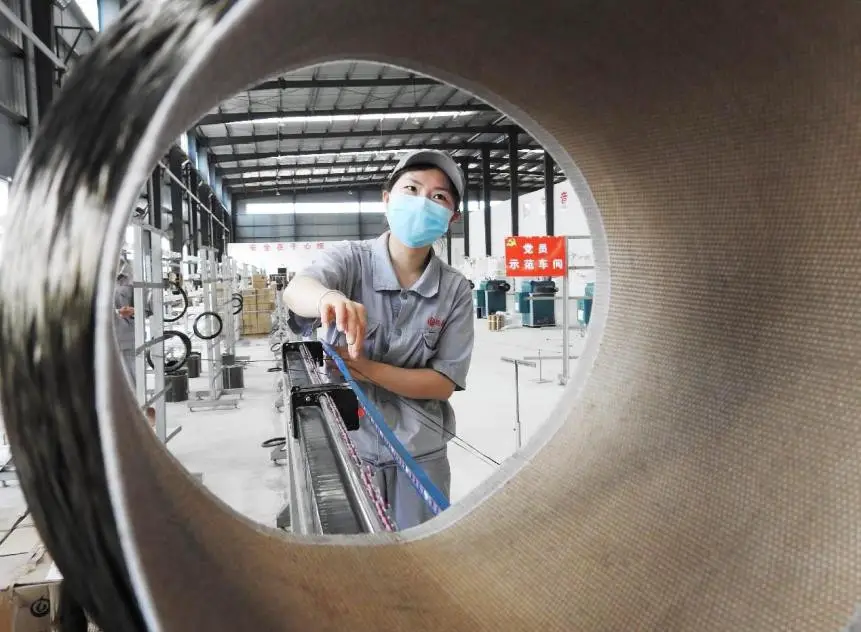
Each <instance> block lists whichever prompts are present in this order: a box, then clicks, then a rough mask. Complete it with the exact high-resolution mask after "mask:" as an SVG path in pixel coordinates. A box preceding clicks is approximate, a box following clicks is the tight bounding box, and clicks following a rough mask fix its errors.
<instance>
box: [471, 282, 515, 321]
mask: <svg viewBox="0 0 861 632" xmlns="http://www.w3.org/2000/svg"><path fill="white" fill-rule="evenodd" d="M510 289H511V284H510V283H509V282H508V281H506V280H505V279H486V280H484V281H482V282H481V283H479V284H478V288H477V289H474V290H473V291H472V302H473V305H474V306H475V315H476V317H478V318H487V316H488V314H496V313H498V312H504V311H505V310H506V300H505V294H506V293H507V292H508V291H509V290H510Z"/></svg>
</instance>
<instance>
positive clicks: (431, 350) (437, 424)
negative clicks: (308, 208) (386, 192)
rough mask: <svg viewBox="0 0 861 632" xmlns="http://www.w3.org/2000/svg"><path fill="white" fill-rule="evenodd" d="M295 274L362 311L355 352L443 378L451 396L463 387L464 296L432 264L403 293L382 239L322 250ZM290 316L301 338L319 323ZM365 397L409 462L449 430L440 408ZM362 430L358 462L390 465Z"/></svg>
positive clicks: (449, 271) (445, 271)
mask: <svg viewBox="0 0 861 632" xmlns="http://www.w3.org/2000/svg"><path fill="white" fill-rule="evenodd" d="M299 274H300V275H302V276H307V277H311V278H313V279H316V280H317V281H319V282H320V283H321V284H322V285H323V286H325V287H327V288H329V289H332V290H338V291H340V292H343V293H344V294H345V295H346V296H347V297H348V298H349V299H350V300H353V301H356V302H357V303H361V304H362V305H364V307H365V309H366V310H367V314H368V328H367V334H366V336H365V344H364V347H363V351H364V353H365V355H366V356H367V357H368V358H369V359H371V360H376V361H378V362H383V363H386V364H390V365H394V366H398V367H402V368H411V369H413V368H431V369H434V370H435V371H438V372H439V373H442V374H443V375H445V376H446V377H448V378H449V379H450V380H451V381H452V382H453V383H454V384H455V388H456V390H463V389H465V388H466V375H467V372H468V371H469V364H470V360H471V358H472V347H473V341H474V321H473V315H472V309H473V305H472V292H471V290H470V287H469V282H468V281H467V279H466V277H464V276H463V274H461V273H460V272H458V271H457V270H455V269H454V268H452V267H451V266H449V265H447V264H446V263H444V262H443V261H441V260H440V259H439V257H437V256H435V255H434V256H433V257H432V259H431V261H430V262H429V263H428V266H427V268H425V271H424V273H423V274H422V276H421V278H419V280H418V281H417V282H416V283H415V285H414V286H413V287H411V288H409V289H403V288H401V286H400V284H399V282H398V280H397V277H396V275H395V271H394V268H393V267H392V262H391V258H390V256H389V250H388V233H385V234H383V235H382V236H381V237H379V238H377V239H373V240H368V241H359V242H347V243H344V244H339V245H337V246H336V247H335V248H332V249H329V250H326V251H325V252H324V253H323V255H322V257H320V258H319V259H318V260H317V262H316V263H315V264H314V265H313V266H311V267H309V268H306V269H305V270H303V271H301V272H300V273H299ZM291 317H292V318H293V319H294V320H295V322H296V323H297V324H299V325H300V326H301V327H303V329H305V332H306V334H307V333H309V330H310V328H312V327H313V326H314V325H317V324H319V319H307V318H300V317H298V316H296V315H295V314H292V315H291ZM357 379H360V378H359V377H358V376H357ZM365 390H366V393H367V395H368V397H369V398H370V399H371V401H373V402H374V403H375V404H376V406H377V407H378V408H379V409H380V411H381V412H382V415H383V417H384V418H385V420H386V423H387V424H388V425H389V427H390V428H392V430H393V431H394V433H395V435H396V436H397V437H398V439H399V440H400V441H401V442H402V443H403V444H404V446H405V447H406V448H407V450H409V451H410V453H411V454H413V455H415V456H422V455H426V454H430V453H433V452H436V451H439V450H440V449H442V448H443V447H444V446H445V444H446V442H447V441H448V440H449V439H450V438H451V437H452V436H453V435H454V433H455V431H456V430H455V416H454V411H453V410H452V407H451V404H450V403H449V402H447V401H437V400H423V401H420V400H412V399H407V398H404V397H400V396H398V395H395V394H393V393H391V392H389V391H387V390H385V389H383V388H382V387H379V386H374V385H367V386H366V387H365ZM369 424H370V422H368V421H367V420H364V419H363V420H362V422H361V427H360V429H359V430H358V431H356V432H354V433H352V438H353V440H354V441H355V443H356V447H357V449H358V450H359V453H360V455H361V456H362V457H363V458H365V459H367V460H369V461H371V462H374V463H377V464H383V463H388V462H390V461H391V460H392V457H391V455H390V454H389V452H388V450H387V449H386V448H385V447H383V445H382V444H381V442H380V440H379V438H378V437H377V434H376V432H375V431H374V429H373V428H372V427H369Z"/></svg>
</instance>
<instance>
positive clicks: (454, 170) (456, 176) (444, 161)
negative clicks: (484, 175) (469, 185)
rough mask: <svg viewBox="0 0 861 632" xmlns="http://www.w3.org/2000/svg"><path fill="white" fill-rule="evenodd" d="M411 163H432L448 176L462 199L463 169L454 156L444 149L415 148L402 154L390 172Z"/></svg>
mask: <svg viewBox="0 0 861 632" xmlns="http://www.w3.org/2000/svg"><path fill="white" fill-rule="evenodd" d="M411 165H433V166H434V167H437V168H438V169H439V170H440V171H442V172H443V173H444V174H445V175H447V176H448V179H449V180H451V183H452V184H453V185H454V188H455V190H456V191H457V197H459V198H460V199H461V200H462V199H463V184H464V182H463V171H461V170H460V167H458V166H457V163H456V162H455V161H454V158H452V157H451V156H449V155H448V154H447V153H445V152H444V151H439V150H436V149H417V150H416V151H413V152H410V153H408V154H404V157H403V158H401V159H400V161H399V162H398V166H397V167H395V169H394V171H392V173H397V172H398V171H400V170H401V169H406V168H407V167H409V166H411Z"/></svg>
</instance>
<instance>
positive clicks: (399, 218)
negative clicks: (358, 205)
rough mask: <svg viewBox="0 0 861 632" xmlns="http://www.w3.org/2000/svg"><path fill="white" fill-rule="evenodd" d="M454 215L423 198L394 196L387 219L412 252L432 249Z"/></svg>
mask: <svg viewBox="0 0 861 632" xmlns="http://www.w3.org/2000/svg"><path fill="white" fill-rule="evenodd" d="M451 216H452V212H451V211H450V210H448V209H447V208H446V207H444V206H442V205H441V204H437V203H436V202H434V201H433V200H429V199H427V198H426V197H424V196H419V195H405V194H403V193H393V194H392V195H391V197H390V198H389V207H388V209H387V211H386V218H387V219H388V220H389V228H391V230H392V234H393V235H394V236H395V237H397V238H398V240H399V241H400V242H401V243H402V244H404V245H405V246H407V247H409V248H423V247H425V246H430V245H431V244H432V243H433V242H435V241H436V240H437V239H439V238H440V237H442V236H443V235H445V231H447V230H448V223H449V220H451Z"/></svg>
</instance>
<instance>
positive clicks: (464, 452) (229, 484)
mask: <svg viewBox="0 0 861 632" xmlns="http://www.w3.org/2000/svg"><path fill="white" fill-rule="evenodd" d="M561 340H562V332H561V328H548V329H526V328H511V329H506V330H503V331H498V332H492V331H489V330H488V327H487V321H486V320H479V321H477V322H476V342H475V349H474V352H473V361H472V366H471V369H470V372H469V377H468V385H467V390H466V391H464V392H460V393H456V394H455V395H454V397H453V399H452V403H453V406H454V408H455V412H456V414H457V434H458V438H457V439H455V440H453V441H452V442H451V444H450V447H449V458H450V461H451V467H452V489H451V500H452V502H457V501H459V500H460V499H462V498H463V497H464V496H465V495H466V494H467V493H469V491H470V490H472V489H473V488H474V487H475V486H477V485H478V484H480V483H481V482H482V481H484V480H485V479H486V478H487V477H488V476H489V475H490V474H492V473H493V471H494V470H495V469H496V467H497V466H496V465H494V464H493V463H492V462H491V461H489V460H488V459H487V458H484V457H482V456H480V455H477V454H476V452H481V453H483V454H484V455H486V456H487V457H489V459H492V460H493V461H496V462H501V461H503V460H504V459H506V458H507V457H509V456H510V455H511V454H512V453H513V452H514V451H515V445H516V439H515V431H514V427H515V390H514V366H513V365H512V364H508V363H505V362H503V361H502V360H501V357H503V356H507V357H512V358H523V357H524V356H535V355H537V354H538V352H539V350H540V351H541V353H542V355H545V356H556V358H557V359H551V360H545V361H543V363H542V364H543V366H542V373H543V377H544V378H545V379H547V380H548V381H547V382H545V383H538V382H537V379H536V378H537V377H538V370H537V368H534V369H533V368H528V367H522V368H521V369H520V381H519V387H520V408H521V412H520V416H521V423H522V436H523V441H524V443H525V442H526V441H528V439H529V437H530V436H532V435H533V434H534V433H535V431H536V430H538V428H539V427H540V426H541V424H542V423H543V422H544V421H545V420H546V419H547V418H548V416H549V414H550V412H551V410H552V408H553V406H554V405H555V404H556V402H557V401H558V399H559V397H560V395H561V394H562V390H563V389H562V387H561V386H559V384H558V382H557V380H556V376H557V375H558V374H559V373H560V371H561V366H562V363H561V360H560V359H558V358H559V356H560V354H561ZM582 344H583V339H582V338H581V337H580V335H579V333H578V332H576V331H572V335H571V347H570V351H571V354H572V355H579V353H580V349H581V348H582ZM236 355H238V356H249V357H250V358H251V360H252V361H251V363H250V364H249V366H248V368H247V370H246V372H245V391H244V395H243V398H242V399H241V400H240V402H239V406H238V408H236V409H230V410H215V411H213V410H201V411H198V412H191V411H190V410H189V409H188V406H187V404H186V403H176V404H174V403H171V404H168V411H167V419H168V427H169V429H170V428H172V427H175V426H177V425H181V426H182V431H181V432H180V433H179V434H177V435H176V436H175V437H174V438H173V439H172V440H171V441H170V443H169V444H168V449H170V451H171V452H172V453H173V454H174V455H175V456H176V457H177V458H178V459H179V460H180V462H181V463H183V464H184V465H185V467H187V468H188V469H189V470H190V471H191V472H194V473H199V474H202V480H203V484H204V485H206V486H207V487H208V488H209V489H210V490H211V491H212V492H213V493H215V494H216V495H217V496H218V497H219V498H221V499H222V500H224V501H225V502H226V503H227V504H229V505H230V506H231V507H233V508H234V509H235V510H236V511H237V512H240V513H242V514H244V515H246V516H248V517H249V518H251V519H253V520H255V521H257V522H260V523H262V524H265V525H269V526H274V525H275V517H276V515H277V514H278V512H279V510H280V509H281V508H282V507H283V506H284V504H285V502H286V494H287V479H286V476H287V469H286V467H284V466H283V465H276V464H274V463H273V462H272V461H271V460H270V458H269V453H270V450H269V449H265V448H262V447H261V445H260V444H261V442H263V441H265V440H266V439H268V438H270V437H274V436H280V435H283V428H282V427H281V422H280V420H279V415H278V413H277V411H276V410H275V407H274V401H275V397H276V395H275V384H276V374H274V373H267V369H268V368H270V367H272V366H274V361H273V354H272V352H271V351H270V350H269V342H268V339H243V340H241V341H240V343H239V344H238V347H237V349H236ZM576 362H577V360H571V366H572V369H573V366H574V365H575V364H576ZM191 388H192V390H194V389H195V388H200V389H204V388H206V386H205V379H202V380H193V381H192V385H191ZM23 509H24V501H23V497H22V496H21V494H20V491H19V490H18V489H17V485H16V484H14V483H13V484H12V485H11V486H9V487H5V488H0V519H2V520H3V522H9V523H12V522H14V521H15V520H16V519H17V518H18V517H19V516H20V515H21V513H22V511H23ZM10 526H11V524H0V532H2V531H4V530H8V529H9V528H10Z"/></svg>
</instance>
